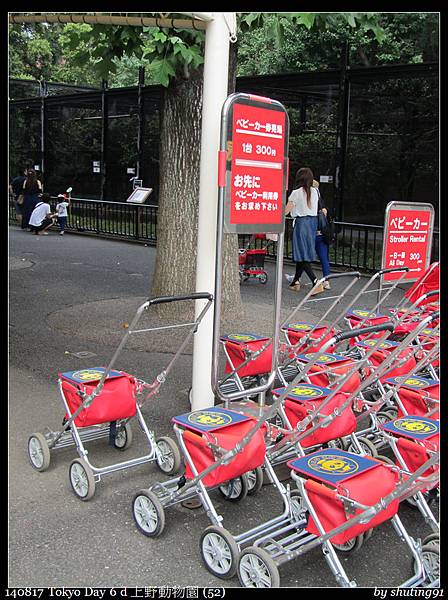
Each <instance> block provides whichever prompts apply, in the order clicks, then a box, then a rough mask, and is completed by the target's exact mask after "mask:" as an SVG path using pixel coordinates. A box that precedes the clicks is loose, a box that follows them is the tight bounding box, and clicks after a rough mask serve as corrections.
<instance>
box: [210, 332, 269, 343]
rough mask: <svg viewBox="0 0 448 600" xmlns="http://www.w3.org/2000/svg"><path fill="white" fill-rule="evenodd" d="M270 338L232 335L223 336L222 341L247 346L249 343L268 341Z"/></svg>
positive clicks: (242, 334)
mask: <svg viewBox="0 0 448 600" xmlns="http://www.w3.org/2000/svg"><path fill="white" fill-rule="evenodd" d="M268 339H269V338H267V337H263V336H261V335H255V334H254V333H231V334H229V335H223V336H221V340H222V341H223V342H224V341H229V342H235V343H237V344H247V342H257V341H260V340H268Z"/></svg>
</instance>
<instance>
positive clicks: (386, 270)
mask: <svg viewBox="0 0 448 600" xmlns="http://www.w3.org/2000/svg"><path fill="white" fill-rule="evenodd" d="M401 271H406V273H407V272H408V271H410V269H409V267H395V268H391V269H380V270H379V271H378V272H377V275H382V274H383V273H400V272H401Z"/></svg>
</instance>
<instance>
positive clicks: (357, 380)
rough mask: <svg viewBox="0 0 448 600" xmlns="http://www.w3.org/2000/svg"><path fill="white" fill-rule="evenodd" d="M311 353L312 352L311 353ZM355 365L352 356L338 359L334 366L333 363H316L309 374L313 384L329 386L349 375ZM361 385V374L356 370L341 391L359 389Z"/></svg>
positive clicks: (347, 391)
mask: <svg viewBox="0 0 448 600" xmlns="http://www.w3.org/2000/svg"><path fill="white" fill-rule="evenodd" d="M310 354H311V353H310ZM353 367H354V362H353V361H352V359H351V358H347V359H345V360H341V361H338V362H337V363H336V364H335V365H334V366H333V365H332V364H331V363H327V364H314V365H313V366H312V367H311V368H310V369H309V371H308V372H307V376H308V378H309V380H310V382H311V383H312V384H313V385H318V386H319V387H329V386H332V385H334V384H335V382H336V383H338V380H339V379H340V378H342V377H344V376H346V375H347V373H348V372H349V371H351V370H352V369H353ZM360 385H361V376H360V374H359V373H358V372H357V371H354V372H353V373H352V375H350V376H349V377H348V379H347V380H346V381H345V382H344V384H343V386H342V387H341V389H340V391H341V392H346V393H351V392H354V391H355V390H357V389H359V387H360Z"/></svg>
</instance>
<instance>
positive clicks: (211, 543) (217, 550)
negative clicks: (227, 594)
mask: <svg viewBox="0 0 448 600" xmlns="http://www.w3.org/2000/svg"><path fill="white" fill-rule="evenodd" d="M199 543H200V547H201V556H202V560H203V561H204V564H205V566H206V567H207V569H208V570H209V571H210V573H213V575H215V576H216V577H220V578H221V579H230V578H231V577H233V576H234V575H235V573H236V566H237V562H238V555H239V550H238V545H237V543H236V542H235V540H234V538H233V536H232V535H231V534H230V533H229V532H228V531H227V529H224V528H223V527H215V526H214V525H211V526H210V527H207V529H206V530H205V531H204V532H203V534H202V535H201V539H200V542H199Z"/></svg>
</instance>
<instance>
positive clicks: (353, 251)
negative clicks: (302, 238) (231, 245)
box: [9, 197, 439, 272]
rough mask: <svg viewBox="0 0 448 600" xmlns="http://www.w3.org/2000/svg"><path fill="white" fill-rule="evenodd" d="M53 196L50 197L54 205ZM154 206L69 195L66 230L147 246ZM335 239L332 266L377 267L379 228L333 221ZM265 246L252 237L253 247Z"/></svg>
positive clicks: (152, 238)
mask: <svg viewBox="0 0 448 600" xmlns="http://www.w3.org/2000/svg"><path fill="white" fill-rule="evenodd" d="M56 202H57V198H55V197H54V198H52V204H56ZM157 210H158V207H157V206H156V205H149V204H142V205H140V204H129V203H126V202H107V201H103V200H89V199H83V198H72V199H71V203H70V210H69V214H68V218H67V227H66V229H67V231H73V232H78V233H92V234H95V235H99V236H104V237H112V238H121V239H126V240H135V241H138V242H143V243H146V244H149V245H156V243H157ZM9 222H10V223H11V224H14V223H17V222H18V221H17V217H16V211H15V206H14V202H13V200H12V199H10V201H9ZM335 229H336V238H335V241H334V243H333V244H332V245H331V246H330V251H329V255H330V263H331V264H332V265H333V266H335V267H341V268H350V269H357V270H360V271H364V272H369V271H376V270H378V269H380V268H381V259H382V250H383V227H382V226H380V225H365V224H360V223H348V222H342V221H335ZM250 238H251V236H250V235H241V236H239V246H240V248H244V247H246V246H247V244H248V243H249V242H250ZM263 245H266V242H265V241H263V240H255V241H254V242H253V246H254V247H262V246H263ZM267 250H268V256H271V257H274V256H275V245H274V244H269V243H268V245H267ZM438 258H439V232H438V231H437V230H435V231H434V235H433V248H432V260H438ZM284 259H285V260H292V219H291V218H290V217H286V226H285V249H284Z"/></svg>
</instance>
